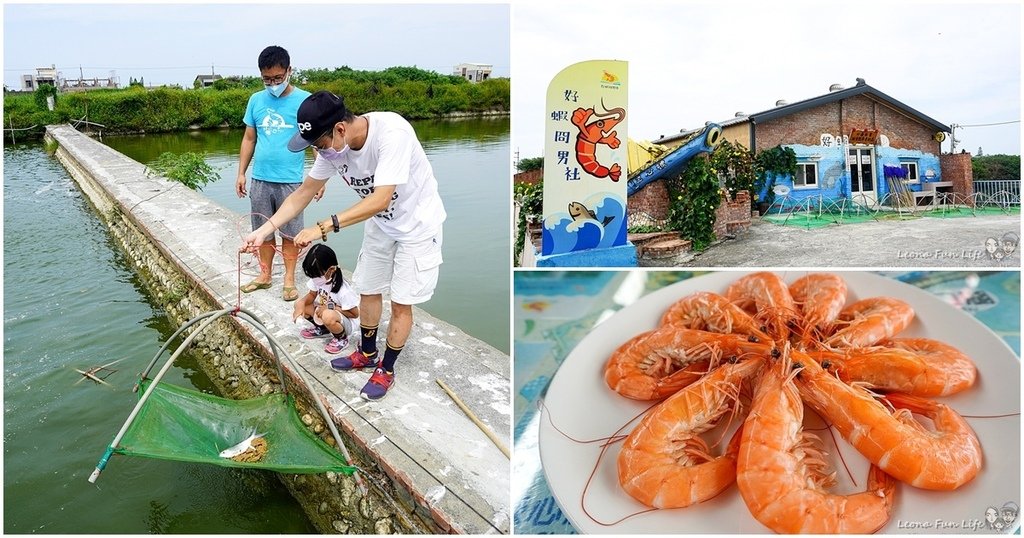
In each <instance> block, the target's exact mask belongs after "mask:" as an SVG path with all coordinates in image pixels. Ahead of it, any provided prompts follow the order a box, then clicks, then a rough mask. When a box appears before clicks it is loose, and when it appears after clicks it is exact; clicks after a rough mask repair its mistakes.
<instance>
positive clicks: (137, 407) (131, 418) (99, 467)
mask: <svg viewBox="0 0 1024 538" xmlns="http://www.w3.org/2000/svg"><path fill="white" fill-rule="evenodd" d="M230 311H231V310H230V309H225V310H220V311H218V312H217V313H216V315H213V316H211V317H210V318H208V319H207V320H206V321H204V322H203V324H202V325H200V326H199V328H198V329H196V331H195V332H193V333H192V334H190V335H188V338H186V339H185V341H184V342H182V343H181V345H180V346H178V349H177V350H175V352H174V354H172V355H171V356H170V358H168V359H167V362H166V363H164V365H163V367H161V368H160V371H159V372H157V374H156V376H155V377H153V382H152V383H150V385H149V387H148V388H146V392H144V393H142V397H141V398H139V401H138V403H136V404H135V408H133V409H132V412H131V413H130V414H129V415H128V419H127V420H125V421H124V425H122V426H121V430H120V431H118V432H117V435H115V436H114V440H113V441H111V442H110V445H109V446H108V447H107V450H106V452H104V453H103V456H102V457H101V458H100V461H99V463H97V464H96V469H95V470H94V471H93V472H92V474H91V475H89V482H90V483H95V482H96V479H97V478H99V477H100V473H102V472H103V469H104V468H105V467H106V466H107V460H109V459H110V455H111V454H112V453H113V452H114V449H115V448H117V444H118V443H120V442H121V439H122V438H123V437H124V434H125V433H127V432H128V427H129V426H131V424H132V422H134V421H135V417H136V416H138V414H139V411H141V410H142V405H143V404H145V403H146V400H148V399H149V397H150V396H151V395H152V394H153V391H154V390H155V389H156V385H157V383H158V382H159V381H160V379H161V378H162V377H163V376H164V374H166V373H167V370H169V369H170V368H171V365H172V364H174V360H175V359H177V358H178V356H179V355H181V354H182V352H184V351H185V349H186V348H188V346H189V345H190V344H191V343H192V341H193V340H195V339H196V337H197V336H199V333H201V332H203V329H205V328H206V327H208V326H209V325H210V324H211V323H213V322H214V321H216V320H217V318H219V317H220V316H222V315H224V314H226V313H228V312H230Z"/></svg>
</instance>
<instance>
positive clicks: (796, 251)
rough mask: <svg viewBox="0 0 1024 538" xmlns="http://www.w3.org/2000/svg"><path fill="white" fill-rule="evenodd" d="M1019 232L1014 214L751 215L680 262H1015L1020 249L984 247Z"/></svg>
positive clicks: (930, 264) (688, 264)
mask: <svg viewBox="0 0 1024 538" xmlns="http://www.w3.org/2000/svg"><path fill="white" fill-rule="evenodd" d="M1007 232H1013V233H1015V234H1017V235H1018V237H1019V236H1020V233H1021V227H1020V216H1019V215H998V216H978V217H958V218H934V217H920V218H913V219H908V220H881V221H872V222H864V223H850V224H841V225H835V224H833V225H829V226H825V227H822V228H811V229H806V228H798V227H793V226H780V225H778V224H773V223H770V222H767V221H764V220H756V219H755V221H754V223H753V225H752V226H751V227H750V230H749V231H748V232H746V233H742V234H739V235H738V236H737V237H736V239H731V240H725V241H722V242H720V243H718V244H716V245H714V246H712V247H710V248H708V249H707V250H706V251H704V252H703V253H700V254H698V255H697V256H696V257H695V258H694V259H692V260H690V261H689V262H686V263H684V264H683V265H681V266H680V267H1003V268H1006V267H1017V268H1019V267H1020V265H1021V253H1020V249H1019V248H1018V249H1016V250H1015V251H1014V252H1012V253H1011V254H1010V255H1009V256H1008V257H1005V258H1004V259H1002V260H996V259H993V258H992V257H991V256H990V255H989V254H988V252H987V251H986V250H985V241H986V239H988V238H990V237H994V238H996V239H999V238H1001V237H1002V236H1003V234H1006V233H1007Z"/></svg>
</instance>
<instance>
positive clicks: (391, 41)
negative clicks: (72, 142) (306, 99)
mask: <svg viewBox="0 0 1024 538" xmlns="http://www.w3.org/2000/svg"><path fill="white" fill-rule="evenodd" d="M267 45H280V46H282V47H284V48H285V49H287V50H288V52H289V53H290V54H291V59H292V65H293V66H294V67H296V68H300V69H302V68H334V67H340V66H342V65H348V66H349V67H352V68H353V69H372V70H379V69H383V68H386V67H391V66H399V65H400V66H412V65H415V66H416V67H420V68H422V69H428V70H432V71H437V72H439V73H444V74H450V73H451V72H452V68H453V67H454V66H455V65H457V64H459V63H464V62H470V63H489V64H493V65H494V72H493V76H496V77H499V76H505V77H507V76H508V75H509V68H510V65H509V7H508V6H507V5H498V4H491V5H474V4H468V5H451V4H448V5H428V4H420V5H381V6H377V5H351V4H350V5H338V4H314V5H301V4H294V5H287V6H286V5H280V4H278V5H274V4H231V5H225V4H218V5H205V4H176V5H171V4H163V5H160V4H116V5H112V4H96V5H86V4H75V5H68V4H63V5H52V4H51V5H45V4H40V5H35V4H5V5H4V83H5V84H7V85H8V86H9V87H11V88H17V89H20V88H21V75H22V74H30V73H34V72H35V68H37V67H48V66H50V65H51V64H55V65H56V66H57V69H58V70H60V71H61V72H63V74H64V76H65V77H69V78H70V77H73V78H78V76H79V66H81V68H82V72H83V73H84V75H85V77H87V78H92V77H100V78H106V77H108V76H109V74H110V71H112V70H113V71H116V73H117V76H118V77H119V78H120V80H121V85H122V86H124V85H127V83H128V80H129V78H136V79H137V78H140V77H144V78H145V81H146V84H147V85H148V84H151V83H152V84H180V85H182V86H185V87H191V86H192V81H193V80H195V77H196V75H198V74H205V73H210V66H211V64H212V65H213V66H214V70H215V71H216V73H217V74H219V75H225V76H227V75H250V76H258V75H259V69H258V68H257V66H256V59H257V57H258V56H259V53H260V51H261V50H263V48H264V47H266V46H267Z"/></svg>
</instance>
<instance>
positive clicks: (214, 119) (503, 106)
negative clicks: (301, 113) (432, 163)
mask: <svg viewBox="0 0 1024 538" xmlns="http://www.w3.org/2000/svg"><path fill="white" fill-rule="evenodd" d="M132 82H135V81H134V80H133V81H132ZM292 82H293V84H295V85H297V86H299V87H301V88H302V89H304V90H307V91H310V92H315V91H318V90H328V91H331V92H334V93H336V94H338V95H342V96H344V97H345V104H346V105H347V106H348V108H350V109H351V110H352V111H353V112H355V113H357V114H361V113H363V112H370V111H374V110H389V111H393V112H397V113H399V114H401V115H402V116H404V117H406V118H407V119H410V120H412V119H427V118H439V117H445V116H447V115H451V114H454V113H466V114H485V113H495V112H498V113H507V112H508V111H509V105H510V93H511V92H510V86H511V85H510V81H509V79H507V78H495V79H490V80H485V81H482V82H479V83H476V84H473V83H471V82H469V81H468V80H465V79H463V78H462V77H458V76H452V75H441V74H439V73H436V72H433V71H425V70H422V69H418V68H415V67H390V68H388V69H384V70H382V71H360V70H354V69H350V68H348V67H344V66H343V67H340V68H336V69H331V70H328V69H307V70H297V71H296V72H295V74H294V75H293V76H292ZM262 88H263V83H262V81H261V80H260V79H259V78H258V77H233V78H229V79H221V80H218V81H216V82H215V83H214V85H213V86H212V87H209V88H191V89H183V88H179V87H158V88H151V89H146V88H145V87H144V86H143V85H142V84H141V83H134V84H130V85H129V87H127V88H123V89H110V90H92V91H88V92H77V93H57V92H55V91H54V90H53V88H52V86H47V85H43V86H42V87H40V88H39V90H37V91H36V94H22V93H14V92H8V93H5V95H4V124H5V125H4V127H5V128H15V129H19V128H26V127H30V126H33V125H37V126H38V128H37V129H36V130H35V132H34V134H35V136H41V134H42V130H43V128H44V127H45V126H46V125H50V124H57V123H67V122H74V121H76V120H79V119H82V118H85V119H88V121H89V122H91V123H97V124H101V125H103V126H104V131H105V132H110V133H138V132H172V131H185V130H189V129H194V128H217V127H241V126H242V125H243V124H242V117H243V116H244V115H245V106H246V103H247V102H248V100H249V96H250V95H251V94H252V93H253V92H256V91H259V90H261V89H262ZM46 95H54V96H55V99H54V101H55V103H54V110H49V109H48V107H47V104H46V99H45V96H46ZM40 97H42V98H40ZM21 137H22V135H20V134H19V138H21Z"/></svg>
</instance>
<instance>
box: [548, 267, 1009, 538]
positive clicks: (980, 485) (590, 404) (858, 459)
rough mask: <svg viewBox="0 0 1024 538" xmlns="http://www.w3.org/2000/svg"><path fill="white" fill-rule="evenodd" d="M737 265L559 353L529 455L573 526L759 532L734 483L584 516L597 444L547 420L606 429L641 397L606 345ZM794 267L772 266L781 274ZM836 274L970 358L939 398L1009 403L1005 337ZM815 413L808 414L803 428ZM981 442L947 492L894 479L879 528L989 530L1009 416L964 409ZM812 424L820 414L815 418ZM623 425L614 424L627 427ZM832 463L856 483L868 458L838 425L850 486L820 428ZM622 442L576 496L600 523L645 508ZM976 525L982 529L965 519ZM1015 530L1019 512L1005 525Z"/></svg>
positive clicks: (719, 287)
mask: <svg viewBox="0 0 1024 538" xmlns="http://www.w3.org/2000/svg"><path fill="white" fill-rule="evenodd" d="M743 274H745V273H743V272H723V273H715V274H709V275H704V276H701V277H697V278H693V279H689V280H685V281H682V282H679V283H677V284H674V285H671V286H668V287H666V288H663V289H661V290H658V291H656V292H653V293H651V294H650V295H647V296H645V297H643V298H641V299H640V300H638V301H637V302H636V303H634V304H632V305H630V306H628V307H626V308H624V309H623V310H621V311H619V312H617V313H616V314H615V315H613V316H612V317H610V318H609V319H607V320H605V321H604V322H603V323H601V325H600V326H599V327H597V328H596V329H595V330H594V331H593V332H591V333H590V334H589V335H587V336H586V337H585V338H584V339H583V340H582V341H580V343H579V345H577V346H576V348H575V349H574V350H573V351H572V352H571V353H570V354H569V356H568V357H566V359H565V361H564V363H563V364H562V366H561V368H559V370H558V372H557V373H556V374H555V377H554V379H553V380H552V382H551V386H550V387H549V389H548V393H547V396H546V398H545V407H546V410H547V412H548V413H549V414H550V419H551V422H553V423H554V426H552V424H551V422H549V421H548V420H547V418H548V417H544V419H542V420H541V421H540V422H541V426H540V456H541V463H542V465H543V468H544V473H545V475H546V476H547V480H548V484H549V485H550V487H551V491H552V493H553V494H554V496H555V499H556V501H557V502H558V504H559V506H560V507H561V509H562V511H563V512H564V513H565V515H566V517H568V518H569V520H570V521H571V522H572V524H573V525H574V526H575V527H576V529H577V530H579V531H580V532H584V533H616V534H642V533H661V534H678V533H730V534H732V533H765V532H769V531H768V529H767V528H766V527H764V526H762V525H761V524H760V523H758V522H757V520H755V519H754V518H753V517H752V516H751V515H750V512H749V511H748V510H747V508H746V506H745V505H744V504H743V500H742V499H741V498H740V494H739V492H738V491H737V489H736V486H735V484H733V485H732V486H730V487H729V489H727V490H725V492H723V493H722V494H720V495H719V496H717V497H715V498H714V499H711V500H709V501H707V502H704V503H701V504H698V505H695V506H691V507H688V508H680V509H673V510H658V511H653V512H650V513H646V514H641V515H638V516H635V517H631V518H629V519H626V520H625V521H621V522H619V523H617V524H614V525H611V526H607V525H602V524H600V523H597V522H595V521H594V520H593V519H591V517H588V516H587V514H586V513H585V512H584V508H583V507H582V506H581V502H580V500H581V498H582V495H583V490H584V486H585V484H586V482H587V479H588V477H589V476H590V474H591V472H592V471H593V470H594V466H595V462H597V459H598V454H599V452H600V450H601V449H600V446H599V443H593V444H580V443H577V442H574V441H571V440H569V439H567V438H566V437H565V436H564V435H563V434H561V433H559V432H557V431H555V429H554V427H558V428H559V429H561V430H562V431H563V432H565V434H567V435H569V436H571V437H575V438H576V439H597V438H603V437H608V436H610V435H612V434H613V433H614V432H615V431H616V430H617V429H618V428H619V427H620V426H622V425H623V424H625V423H626V422H627V421H629V420H630V419H631V418H632V417H634V416H636V415H637V414H638V413H640V412H642V411H643V410H644V409H646V408H647V407H648V406H649V405H650V403H646V402H635V401H632V400H628V399H626V398H623V397H621V396H619V395H618V394H615V393H614V392H612V391H611V390H610V389H609V388H608V387H607V386H606V385H605V383H604V377H603V366H604V363H605V361H606V360H607V358H608V356H609V354H610V353H611V351H612V350H614V349H615V348H616V347H617V346H619V345H620V344H621V343H623V342H625V341H626V340H628V339H629V338H631V337H633V336H634V335H636V334H638V333H640V332H642V331H645V330H648V329H651V328H653V327H655V326H656V325H657V323H658V320H659V319H660V317H661V314H662V312H664V310H665V309H666V308H668V306H669V305H671V304H672V303H673V302H674V301H676V300H678V299H679V298H681V297H683V296H685V295H688V294H690V293H693V292H695V291H713V292H717V293H722V292H724V291H725V288H726V287H727V286H728V284H729V283H731V282H733V281H734V280H735V279H737V278H738V277H739V276H741V275H743ZM802 274H804V273H802V272H801V273H797V272H793V273H780V275H781V276H783V278H784V279H786V281H787V282H792V281H793V280H796V279H797V278H798V277H799V276H801V275H802ZM839 274H841V275H842V276H843V278H844V279H846V282H847V287H848V289H849V298H848V302H849V301H854V300H857V299H860V298H865V297H872V296H878V295H887V296H890V297H897V298H899V299H902V300H904V301H906V302H907V303H909V304H910V305H911V306H913V307H914V310H915V311H916V313H917V317H916V319H915V320H914V322H913V324H912V325H911V326H910V327H909V328H908V329H907V330H906V331H904V333H903V334H901V336H921V337H930V338H935V339H938V340H942V341H944V342H947V343H949V344H951V345H953V346H956V347H957V348H959V349H961V350H962V351H964V352H966V353H967V354H968V355H970V356H971V357H972V358H973V359H974V360H975V362H976V364H977V366H978V373H979V375H978V381H977V383H976V384H975V386H974V387H972V388H971V389H969V390H968V391H966V392H964V393H961V394H957V395H954V396H950V397H947V398H944V399H943V401H944V402H945V403H947V404H949V405H951V406H952V407H953V408H954V409H956V410H957V411H959V412H960V414H962V415H994V414H1005V413H1016V412H1019V410H1020V360H1019V359H1018V358H1017V356H1016V354H1014V352H1013V350H1012V349H1010V348H1009V347H1008V346H1007V345H1006V343H1005V342H1003V340H1002V339H1001V338H999V337H998V336H997V335H995V334H994V333H993V332H991V331H990V330H989V329H988V328H986V327H985V326H984V325H982V324H981V323H979V322H978V321H977V320H975V319H974V318H973V317H971V316H970V315H968V314H965V313H964V312H962V311H959V310H957V309H955V308H953V307H951V306H950V305H948V304H946V303H944V302H942V301H941V300H940V299H938V298H936V297H935V296H933V295H931V294H930V293H928V292H926V291H923V290H921V289H918V288H916V287H913V286H910V285H907V284H903V283H902V282H899V281H896V280H892V279H889V278H885V277H881V276H878V275H873V274H869V273H849V272H847V273H844V272H839ZM814 420H817V419H816V417H815V415H814V413H813V412H810V411H808V413H807V422H806V423H805V424H806V427H813V426H814V424H813V421H814ZM968 421H969V422H970V424H971V426H972V427H973V428H974V431H975V432H976V433H977V434H978V438H979V439H980V441H981V445H982V450H983V451H984V458H985V459H984V464H983V465H984V466H983V468H982V470H981V472H980V473H979V474H978V476H977V477H975V478H974V480H972V481H971V482H970V483H968V484H966V485H964V486H961V487H960V489H958V490H956V491H953V492H935V491H925V490H921V489H917V488H914V487H911V486H908V485H905V484H900V485H899V487H898V488H897V491H896V501H895V510H894V513H893V515H892V519H891V520H890V522H889V524H888V525H887V526H886V527H884V528H883V529H882V531H881V532H885V533H921V532H924V533H929V534H937V533H967V534H974V533H976V532H981V533H984V532H994V531H991V530H988V529H987V527H985V526H984V524H985V511H986V509H987V508H988V507H989V506H995V507H996V508H1001V507H1002V506H1003V504H1004V503H1006V502H1008V501H1012V502H1014V503H1017V505H1020V492H1021V487H1020V486H1021V484H1020V417H1019V416H1013V417H1008V418H996V419H983V418H969V419H968ZM819 424H820V423H819ZM629 431H630V430H629V429H626V430H624V433H628V432H629ZM820 433H821V435H822V437H823V439H824V440H825V443H826V448H827V449H828V450H829V451H830V452H831V455H830V457H831V459H832V460H833V466H834V467H836V469H837V470H838V471H839V478H840V482H839V484H838V485H837V486H836V487H835V488H834V489H833V490H832V491H834V492H836V493H844V494H845V493H852V492H855V491H858V490H862V488H863V486H864V482H865V477H866V476H867V471H868V462H867V460H865V459H864V458H863V456H861V455H860V454H858V453H857V452H856V450H854V449H853V448H852V447H851V446H850V445H848V444H847V443H846V442H845V441H844V440H843V439H842V438H840V437H839V435H838V434H836V435H835V437H836V439H837V440H838V451H839V452H841V453H842V455H843V457H844V458H845V460H846V463H847V465H848V466H849V468H850V471H851V472H852V474H853V477H854V478H855V479H856V480H857V483H858V484H860V488H857V487H855V486H854V485H853V483H852V482H851V481H850V479H849V478H848V477H847V475H846V473H845V471H844V470H843V468H842V467H841V464H840V463H839V460H838V457H837V456H836V452H837V450H836V446H835V445H834V444H832V441H831V438H830V436H829V435H828V434H827V432H820ZM620 448H621V443H616V444H614V445H612V446H611V447H609V448H608V450H607V451H606V452H605V455H604V457H603V458H602V459H601V461H600V464H599V466H598V468H597V472H596V473H595V474H594V478H593V481H592V482H591V484H590V487H589V489H588V490H587V495H586V499H585V507H586V512H589V514H590V515H591V516H593V517H594V518H596V519H598V520H599V521H601V522H603V523H611V522H614V521H617V520H619V519H621V518H623V517H626V516H628V515H630V514H634V513H636V512H640V511H643V510H644V509H646V507H645V506H644V505H642V504H640V503H639V502H637V501H635V500H633V499H632V498H631V497H630V496H629V495H627V494H626V493H625V492H624V491H622V489H621V488H620V487H619V484H618V480H617V478H616V464H615V461H616V458H617V457H618V453H619V450H620ZM972 524H973V525H980V526H981V528H972V527H971V526H972ZM1018 528H1020V518H1019V516H1018V518H1017V520H1016V521H1015V522H1014V523H1012V524H1011V525H1010V528H1009V529H1006V531H1009V532H1012V531H1014V530H1016V529H1018Z"/></svg>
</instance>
